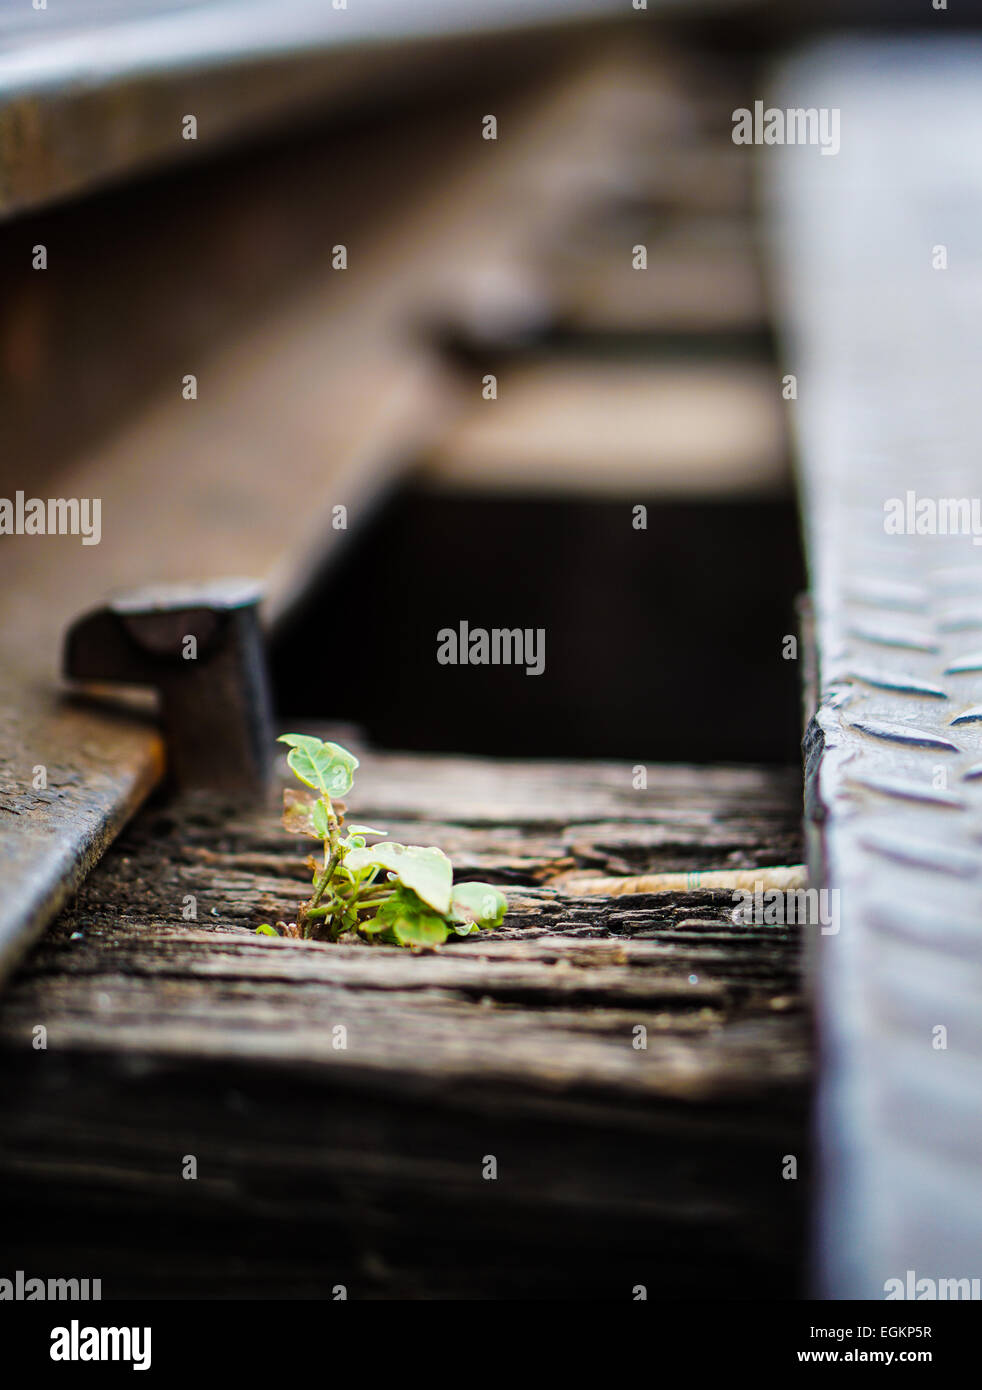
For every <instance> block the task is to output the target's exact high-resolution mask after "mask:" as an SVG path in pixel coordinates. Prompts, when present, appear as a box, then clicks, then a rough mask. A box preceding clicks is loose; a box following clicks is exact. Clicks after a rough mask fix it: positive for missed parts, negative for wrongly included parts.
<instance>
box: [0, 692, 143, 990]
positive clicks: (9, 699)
mask: <svg viewBox="0 0 982 1390" xmlns="http://www.w3.org/2000/svg"><path fill="white" fill-rule="evenodd" d="M163 767H164V754H163V744H162V742H161V739H160V736H159V735H158V734H157V732H156V731H155V729H154V728H153V726H152V724H150V723H148V722H145V721H143V720H141V719H139V718H138V717H135V716H133V715H129V716H128V715H127V714H125V713H124V712H122V711H120V710H116V711H112V712H109V711H100V710H98V709H93V708H91V707H88V706H86V705H84V704H79V703H69V702H68V701H65V700H62V699H59V698H57V697H55V696H53V695H52V693H51V691H50V689H48V688H47V687H46V686H45V685H43V684H36V685H35V684H29V683H22V684H18V683H16V682H15V681H13V680H11V679H9V678H0V979H2V978H3V977H4V976H6V975H7V973H8V972H9V971H10V970H11V968H12V967H13V966H14V965H15V964H16V962H17V960H18V959H19V958H20V956H21V955H22V954H23V952H24V951H25V950H26V949H27V947H28V946H29V945H30V943H31V942H32V941H33V940H34V939H35V937H36V936H37V935H38V934H39V933H40V932H41V930H42V929H43V927H44V926H45V925H46V924H47V922H48V921H49V920H50V919H51V917H52V916H53V915H54V914H55V913H56V912H57V911H58V910H59V909H60V908H61V907H62V906H63V905H64V904H65V903H66V902H67V901H68V899H69V897H70V896H71V894H72V893H73V892H74V890H75V888H76V887H77V886H78V884H79V883H80V882H81V880H82V879H83V878H84V877H85V875H86V874H87V873H88V871H89V869H91V868H92V866H93V864H95V863H96V861H97V860H98V859H99V858H100V857H101V855H102V853H103V851H104V850H105V849H106V847H107V845H109V844H110V843H111V841H112V840H113V838H114V837H115V835H116V833H117V832H118V831H119V829H120V828H121V827H122V826H123V825H124V824H125V822H126V821H127V820H128V819H129V817H130V816H131V815H132V814H133V812H134V811H135V810H136V808H137V807H138V806H139V805H140V803H141V802H142V801H143V800H144V798H145V797H146V796H147V794H148V793H149V792H150V791H151V789H152V788H153V786H154V785H155V783H156V782H157V781H158V780H159V778H160V776H161V775H162V773H163Z"/></svg>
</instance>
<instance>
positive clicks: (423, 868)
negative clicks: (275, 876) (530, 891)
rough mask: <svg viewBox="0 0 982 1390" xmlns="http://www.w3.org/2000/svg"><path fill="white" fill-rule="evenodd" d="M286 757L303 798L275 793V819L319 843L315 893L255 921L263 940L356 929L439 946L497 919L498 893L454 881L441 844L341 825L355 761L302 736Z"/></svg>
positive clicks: (331, 937)
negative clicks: (281, 913)
mask: <svg viewBox="0 0 982 1390" xmlns="http://www.w3.org/2000/svg"><path fill="white" fill-rule="evenodd" d="M279 742H280V743H286V744H288V745H289V747H290V752H289V754H288V756H287V762H288V763H289V765H290V767H291V768H292V769H293V771H294V772H295V773H296V775H297V777H298V778H299V779H300V781H301V782H303V783H304V785H305V786H307V787H310V788H312V789H313V791H314V792H315V793H316V795H315V796H310V795H308V794H307V793H306V792H302V791H300V790H298V789H297V788H296V787H288V788H287V789H286V790H285V791H284V793H283V825H284V828H285V829H286V830H288V831H289V832H290V834H291V835H309V836H310V837H311V838H312V839H314V840H319V841H321V842H322V844H323V858H322V860H321V861H320V862H319V861H318V860H317V859H315V858H314V857H313V856H311V857H310V858H309V859H308V861H307V863H308V864H309V865H310V867H311V869H312V870H313V875H314V878H313V883H314V889H313V892H312V893H311V895H310V897H309V898H308V899H307V901H306V902H305V903H302V904H301V906H300V910H299V912H298V913H297V920H296V922H291V923H289V924H285V923H278V927H279V928H281V930H277V928H276V927H271V926H270V925H269V924H268V923H263V925H262V926H261V927H257V928H256V931H257V932H258V933H260V934H261V935H264V936H280V935H285V936H299V937H305V938H313V939H315V940H319V941H338V940H340V938H341V937H342V936H344V935H346V934H354V935H357V936H359V937H362V938H363V939H365V940H366V941H370V942H385V943H387V944H389V945H394V946H439V945H442V944H443V942H444V941H446V939H447V937H448V936H450V935H454V936H468V935H469V934H470V933H471V932H475V931H480V930H481V929H482V928H483V929H485V930H488V929H490V928H492V927H497V926H499V925H500V923H501V920H502V918H503V917H504V915H505V908H506V903H505V899H504V895H503V894H502V893H501V892H499V890H498V889H497V888H495V887H493V886H492V885H491V884H490V883H457V884H455V883H454V881H453V866H452V864H451V863H450V860H449V859H448V858H447V856H446V855H445V854H444V853H443V851H442V850H440V849H425V848H423V847H422V846H421V845H397V844H394V843H392V842H391V841H389V840H384V841H382V842H381V843H377V844H373V845H369V844H368V837H372V838H374V837H375V836H376V835H384V834H385V833H386V832H385V831H384V830H378V829H376V828H374V827H373V826H370V825H345V819H344V812H345V810H346V807H345V804H344V802H343V801H341V800H340V798H341V797H343V796H347V794H348V792H350V790H351V788H352V786H353V785H354V773H355V768H356V767H357V766H358V759H357V758H356V757H355V756H354V754H353V753H349V752H348V750H347V749H346V748H342V747H341V745H340V744H339V743H325V742H323V741H322V740H321V739H319V738H314V737H313V736H312V735H310V734H283V735H282V736H281V737H280V739H279Z"/></svg>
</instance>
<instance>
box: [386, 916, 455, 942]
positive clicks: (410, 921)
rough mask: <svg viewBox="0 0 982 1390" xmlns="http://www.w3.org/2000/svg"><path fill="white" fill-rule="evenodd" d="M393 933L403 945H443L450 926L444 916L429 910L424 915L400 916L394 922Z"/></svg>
mask: <svg viewBox="0 0 982 1390" xmlns="http://www.w3.org/2000/svg"><path fill="white" fill-rule="evenodd" d="M392 935H393V936H394V937H395V938H396V940H397V941H398V942H399V944H400V945H402V946H442V945H443V943H444V942H445V941H446V939H447V937H448V936H449V935H450V928H449V927H448V926H447V924H446V922H445V921H444V920H443V918H442V917H438V916H437V915H436V913H435V912H429V913H427V914H426V915H425V916H423V917H400V918H399V919H398V920H397V921H395V922H393V923H392Z"/></svg>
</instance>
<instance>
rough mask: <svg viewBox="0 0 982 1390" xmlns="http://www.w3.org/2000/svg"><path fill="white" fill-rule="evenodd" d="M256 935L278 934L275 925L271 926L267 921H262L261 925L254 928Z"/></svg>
mask: <svg viewBox="0 0 982 1390" xmlns="http://www.w3.org/2000/svg"><path fill="white" fill-rule="evenodd" d="M256 935H257V936H279V932H278V931H277V930H276V928H275V927H271V926H270V925H269V923H268V922H264V923H263V924H262V926H261V927H257V928H256Z"/></svg>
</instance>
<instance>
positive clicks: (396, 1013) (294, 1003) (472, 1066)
mask: <svg viewBox="0 0 982 1390" xmlns="http://www.w3.org/2000/svg"><path fill="white" fill-rule="evenodd" d="M631 776H632V770H631V768H630V767H628V766H615V765H603V764H529V763H515V764H509V763H497V764H493V763H490V762H482V761H478V760H467V759H449V758H447V759H444V758H417V757H399V756H380V755H371V756H366V757H365V758H364V760H363V764H362V768H361V769H360V771H359V778H358V783H357V791H356V795H355V796H354V797H353V798H352V802H353V806H356V807H357V814H358V816H359V817H362V816H364V817H366V818H368V819H369V820H370V821H371V823H376V824H381V825H383V826H386V827H387V828H388V829H389V830H390V832H391V834H392V835H393V837H399V838H404V839H407V840H409V841H418V842H424V843H434V844H438V845H440V846H441V847H443V848H444V849H445V850H446V851H447V852H448V853H450V854H451V855H452V856H453V858H454V862H455V868H456V869H457V872H458V874H460V875H471V874H481V875H482V876H484V877H486V878H487V879H489V880H491V881H494V882H497V883H500V884H502V885H503V886H504V888H505V891H506V893H507V895H508V898H509V914H508V917H507V918H506V925H505V926H504V927H503V928H502V929H501V930H499V931H497V932H495V933H493V934H489V935H487V936H484V937H482V939H481V940H480V941H474V942H461V943H459V944H456V945H453V946H450V947H447V948H444V949H442V950H440V951H437V952H429V953H424V954H418V955H417V954H412V953H409V952H400V951H397V950H393V949H389V948H384V947H382V948H379V947H368V946H361V945H354V946H331V945H327V944H320V943H312V942H294V941H288V940H268V939H265V938H257V937H256V936H255V935H254V934H253V932H252V928H253V927H254V926H255V925H256V924H257V923H258V922H259V921H261V920H270V919H272V920H275V919H276V918H277V917H278V916H285V915H288V914H289V913H290V912H291V910H292V908H293V906H294V905H295V903H296V902H297V900H298V898H299V897H300V896H301V895H302V893H303V891H304V889H303V882H304V878H303V870H302V865H301V863H300V856H299V854H298V851H297V847H296V843H295V842H293V841H291V840H290V839H289V838H288V837H287V836H285V835H284V834H283V833H282V831H281V830H280V829H279V828H278V824H277V819H276V813H275V808H274V807H273V806H272V805H270V807H269V808H260V809H259V810H257V811H256V812H254V813H251V814H243V813H242V812H241V811H239V812H230V811H229V810H227V809H222V808H221V807H219V806H218V805H217V804H216V803H215V802H214V801H211V800H208V799H204V798H201V797H196V798H194V799H191V800H188V801H185V802H182V803H177V804H174V805H172V806H157V807H152V808H149V809H148V810H147V811H145V812H144V813H143V815H141V817H139V818H138V819H137V821H136V822H135V823H134V824H133V825H132V826H131V827H130V828H129V829H128V830H127V831H126V832H125V833H124V835H123V836H122V837H121V839H120V840H119V841H118V842H117V844H116V845H115V846H114V847H113V849H112V850H111V851H110V853H109V855H108V856H107V858H106V859H105V860H104V862H103V864H102V866H101V867H100V868H99V869H98V870H97V871H96V872H95V873H94V874H93V875H92V876H91V878H90V879H89V880H88V882H87V883H86V884H85V885H84V886H83V888H82V889H81V891H80V893H79V895H78V898H77V900H76V902H75V904H74V906H73V907H72V908H71V909H70V910H68V911H66V912H65V913H64V914H63V915H62V917H61V918H60V919H59V920H58V922H57V923H56V925H55V927H54V928H53V929H52V931H51V932H50V933H49V935H48V936H47V937H46V938H45V941H44V943H43V945H42V946H41V947H39V948H38V949H37V950H36V951H35V953H34V954H33V955H32V957H31V958H30V960H29V962H28V963H27V965H26V967H25V968H24V969H23V970H22V971H21V973H20V975H19V976H18V977H17V978H16V979H15V980H14V981H13V982H12V984H11V987H10V988H9V990H8V992H7V993H6V995H5V996H4V998H3V1000H2V1001H0V1058H2V1066H0V1077H2V1080H0V1134H2V1136H3V1137H2V1140H0V1177H2V1182H0V1192H2V1196H0V1208H2V1211H0V1219H2V1221H3V1224H4V1229H5V1233H6V1244H7V1248H8V1252H9V1260H12V1261H13V1262H14V1264H15V1265H17V1266H18V1267H20V1265H21V1264H23V1263H24V1262H26V1264H25V1267H31V1268H35V1267H43V1268H44V1269H48V1268H50V1269H52V1270H54V1269H55V1267H56V1266H57V1268H58V1269H59V1270H60V1269H61V1268H63V1267H68V1266H71V1267H72V1268H75V1267H76V1266H78V1267H79V1268H81V1267H82V1266H83V1265H84V1266H85V1267H86V1268H88V1267H89V1266H92V1272H93V1274H101V1275H102V1276H103V1278H104V1293H105V1295H106V1296H109V1297H112V1296H119V1295H120V1294H121V1293H123V1292H126V1293H132V1294H136V1295H137V1296H143V1295H148V1294H164V1295H165V1296H177V1297H180V1296H205V1297H208V1296H228V1295H232V1294H235V1293H239V1294H252V1295H257V1296H266V1297H279V1296H287V1295H301V1294H306V1295H309V1296H320V1297H324V1296H330V1290H331V1289H332V1287H333V1286H334V1285H335V1284H337V1283H342V1284H345V1285H346V1287H347V1288H348V1293H349V1297H365V1296H369V1297H539V1296H559V1297H572V1298H578V1297H614V1298H630V1297H632V1289H633V1287H634V1285H635V1284H638V1283H642V1284H645V1285H646V1286H647V1288H648V1290H649V1297H650V1296H654V1294H655V1293H656V1292H657V1293H659V1294H661V1295H663V1296H669V1295H671V1294H673V1293H675V1294H692V1293H695V1292H697V1291H702V1292H709V1293H716V1294H719V1295H721V1296H740V1294H741V1293H743V1292H747V1293H750V1292H758V1293H770V1294H774V1295H777V1296H789V1295H790V1294H792V1293H793V1292H795V1291H796V1288H797V1282H796V1281H797V1279H798V1273H799V1269H800V1263H801V1244H802V1236H803V1196H804V1191H803V1190H804V1188H805V1186H806V1181H805V1179H806V1174H807V1157H806V1144H807V1140H806V1132H805V1121H806V1112H807V1095H808V1075H809V1060H808V1054H809V1047H808V1028H807V1016H806V1012H805V1010H804V1007H803V1002H802V998H801V993H800V981H799V975H798V964H799V941H798V939H797V935H796V929H794V928H787V929H786V928H774V927H736V926H734V925H733V924H732V923H731V921H730V920H729V919H730V912H731V909H732V897H731V895H730V894H719V893H701V894H693V895H680V896H677V897H673V896H671V895H659V896H658V897H657V898H644V897H639V898H636V899H632V900H631V901H630V902H626V901H624V900H623V899H621V900H613V899H611V900H602V899H601V900H596V899H593V900H587V899H577V898H571V897H565V896H562V895H560V894H558V893H556V892H555V891H554V890H551V889H550V888H549V887H548V879H549V878H550V877H551V876H552V875H553V874H554V873H556V872H557V871H558V870H559V869H560V868H563V867H570V866H577V867H596V868H597V869H598V871H603V872H611V871H622V870H623V868H624V866H625V865H643V866H646V867H651V868H655V867H666V868H670V867H678V866H683V865H686V866H698V865H703V866H708V865H710V864H732V865H734V866H740V865H743V866H750V865H752V864H753V863H755V862H757V861H758V860H760V859H761V858H762V857H763V858H766V859H767V860H769V861H770V862H775V860H776V859H777V858H781V857H789V856H790V857H792V858H793V857H794V856H795V855H796V854H798V853H800V843H799V824H798V796H797V779H796V778H794V777H793V776H790V775H786V774H783V773H778V772H774V771H769V772H763V771H757V770H754V769H739V770H732V769H715V768H704V769H698V770H696V769H690V768H683V767H678V768H655V767H652V768H650V769H649V776H648V790H647V791H638V790H634V789H633V787H632V782H631ZM188 894H193V895H194V896H195V898H196V899H197V920H196V921H193V922H186V921H183V920H182V916H181V913H182V905H183V904H184V902H185V899H186V896H187V895H188ZM39 1023H40V1024H43V1025H44V1026H45V1027H46V1028H47V1030H48V1046H47V1050H46V1051H38V1050H34V1049H33V1048H32V1042H31V1040H32V1029H33V1028H34V1027H35V1026H36V1025H37V1024H39ZM338 1025H342V1026H343V1027H344V1028H345V1029H346V1030H347V1039H346V1041H347V1046H346V1048H345V1049H343V1050H338V1049H337V1048H336V1046H335V1043H334V1040H335V1037H336V1034H335V1033H334V1031H333V1030H334V1029H336V1028H337V1026H338ZM638 1025H640V1026H642V1027H644V1028H645V1029H646V1030H647V1048H646V1050H640V1049H636V1048H635V1047H634V1046H632V1040H633V1038H634V1036H635V1035H634V1031H633V1030H634V1029H635V1028H636V1027H637V1026H638ZM188 1154H194V1155H196V1156H197V1158H198V1164H199V1168H198V1172H199V1177H198V1180H197V1181H196V1182H189V1181H183V1180H182V1178H181V1176H180V1174H181V1165H182V1162H183V1158H184V1156H185V1155H188ZM786 1154H796V1155H797V1156H798V1158H799V1162H800V1163H801V1172H802V1179H801V1180H799V1181H798V1182H787V1181H783V1180H782V1178H781V1163H782V1159H783V1156H784V1155H786ZM487 1155H494V1156H495V1157H496V1158H497V1160H498V1178H497V1179H496V1180H495V1181H493V1182H492V1181H486V1180H485V1179H484V1178H483V1177H482V1165H483V1163H484V1161H485V1157H486V1156H487Z"/></svg>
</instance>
